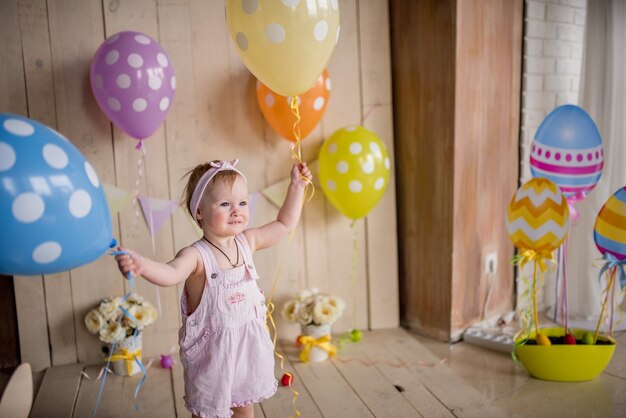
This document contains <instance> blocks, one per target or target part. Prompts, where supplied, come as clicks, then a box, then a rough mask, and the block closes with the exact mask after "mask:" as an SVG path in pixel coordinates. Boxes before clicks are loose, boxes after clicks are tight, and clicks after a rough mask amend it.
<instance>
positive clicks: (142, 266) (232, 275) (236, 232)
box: [115, 160, 311, 418]
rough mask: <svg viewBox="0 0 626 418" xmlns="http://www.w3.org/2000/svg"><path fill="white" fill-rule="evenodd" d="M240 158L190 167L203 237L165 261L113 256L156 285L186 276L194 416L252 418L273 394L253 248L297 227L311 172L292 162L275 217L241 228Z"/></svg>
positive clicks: (183, 331)
mask: <svg viewBox="0 0 626 418" xmlns="http://www.w3.org/2000/svg"><path fill="white" fill-rule="evenodd" d="M237 162H238V160H234V161H231V162H227V161H212V162H210V163H208V164H200V165H198V166H196V167H195V168H194V169H193V170H191V172H190V175H189V180H188V182H187V186H186V188H185V201H186V206H187V209H188V210H189V213H190V214H191V216H192V217H193V218H194V219H195V220H196V222H197V223H198V225H200V227H201V228H202V232H203V236H202V239H200V240H198V241H196V242H195V243H193V244H192V245H191V246H189V247H185V248H183V249H182V250H180V251H179V252H178V254H176V257H174V259H173V260H171V261H169V262H168V263H167V264H164V263H160V262H157V261H154V260H151V259H149V258H147V257H143V256H141V255H140V254H138V253H136V252H134V251H130V250H127V249H124V248H122V247H120V250H122V251H125V252H126V253H127V254H122V255H118V256H116V257H115V258H116V260H117V263H118V266H119V269H120V271H121V272H122V274H124V275H126V274H127V273H128V272H130V273H131V274H133V275H135V276H139V275H141V276H143V277H144V278H145V279H146V280H148V281H149V282H151V283H154V284H156V285H158V286H174V285H176V284H177V283H180V282H183V281H184V282H185V289H184V291H183V294H182V300H181V308H182V317H183V324H182V327H181V328H180V332H179V345H180V358H181V363H182V365H183V368H184V378H185V406H186V407H187V409H189V411H190V412H191V413H192V414H193V416H194V418H195V417H202V418H209V417H230V416H231V415H232V416H234V417H253V416H254V411H253V409H252V403H254V402H261V401H262V400H264V399H267V398H269V397H270V396H272V395H273V394H274V392H276V386H277V381H276V378H275V377H274V347H273V344H272V341H271V339H270V336H269V333H268V331H267V328H266V326H265V315H266V307H265V297H264V296H263V294H262V292H261V290H260V289H259V288H258V286H257V284H256V279H258V278H259V276H258V274H257V271H256V269H255V267H254V262H253V261H252V253H254V252H255V251H256V250H261V249H263V248H267V247H271V246H272V245H274V244H276V243H277V242H278V241H279V240H280V239H282V238H284V237H285V236H287V235H288V234H289V233H290V231H291V230H293V229H294V228H295V227H296V225H297V224H298V220H299V218H300V212H301V210H302V199H303V196H304V189H305V187H306V185H307V183H308V182H310V179H311V172H310V171H309V169H308V168H307V166H306V163H302V164H301V165H294V166H293V167H292V169H291V183H290V184H289V189H288V191H287V196H286V197H285V201H284V202H283V205H282V207H281V208H280V210H279V211H278V216H277V217H276V220H275V221H272V222H270V223H268V224H266V225H263V226H261V227H259V228H249V229H246V227H247V225H248V219H249V216H250V213H249V208H248V187H247V183H246V178H245V176H244V175H243V174H242V173H241V172H240V171H239V170H237V169H236V168H235V165H236V164H237ZM231 411H232V412H231Z"/></svg>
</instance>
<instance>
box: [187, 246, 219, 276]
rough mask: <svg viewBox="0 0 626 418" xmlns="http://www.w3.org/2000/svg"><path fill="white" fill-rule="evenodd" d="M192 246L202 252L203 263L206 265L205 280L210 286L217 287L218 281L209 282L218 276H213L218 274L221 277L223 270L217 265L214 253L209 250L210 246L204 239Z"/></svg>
mask: <svg viewBox="0 0 626 418" xmlns="http://www.w3.org/2000/svg"><path fill="white" fill-rule="evenodd" d="M192 245H193V246H194V247H196V248H197V249H198V251H199V252H200V256H201V257H202V262H203V263H204V274H205V278H206V280H207V282H208V283H209V286H215V284H216V283H215V282H216V280H209V279H216V278H217V276H216V277H213V275H214V274H216V275H218V276H220V275H221V270H220V268H219V266H218V265H217V260H216V259H215V256H214V255H213V252H212V251H211V249H210V248H209V244H207V243H206V242H205V241H204V240H203V239H199V240H198V241H196V242H194V243H193V244H192Z"/></svg>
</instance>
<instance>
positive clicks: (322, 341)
mask: <svg viewBox="0 0 626 418" xmlns="http://www.w3.org/2000/svg"><path fill="white" fill-rule="evenodd" d="M300 343H301V344H302V351H300V360H301V361H302V362H303V363H306V362H308V361H309V354H310V353H311V350H312V349H313V347H319V348H321V349H322V350H324V351H326V352H327V353H328V355H329V356H330V357H332V356H334V355H335V354H337V347H335V346H334V345H332V344H331V343H330V334H326V335H322V336H321V337H319V338H314V337H311V336H310V335H303V336H302V337H300Z"/></svg>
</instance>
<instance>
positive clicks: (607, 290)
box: [593, 267, 617, 344]
mask: <svg viewBox="0 0 626 418" xmlns="http://www.w3.org/2000/svg"><path fill="white" fill-rule="evenodd" d="M616 271H617V267H613V268H612V269H611V272H610V273H609V284H608V286H607V287H606V296H605V297H604V302H603V303H602V310H601V311H600V318H598V325H597V326H596V332H595V335H594V337H593V343H594V344H595V343H596V341H597V340H598V333H599V332H600V325H601V324H602V318H604V310H605V309H606V303H607V301H608V300H609V294H610V293H611V292H610V289H611V286H613V280H614V279H615V273H616Z"/></svg>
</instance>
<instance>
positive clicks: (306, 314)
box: [296, 305, 313, 325]
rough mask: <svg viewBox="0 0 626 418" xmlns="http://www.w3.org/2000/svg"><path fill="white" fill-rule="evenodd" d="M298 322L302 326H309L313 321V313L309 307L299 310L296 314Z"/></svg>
mask: <svg viewBox="0 0 626 418" xmlns="http://www.w3.org/2000/svg"><path fill="white" fill-rule="evenodd" d="M296 320H297V321H298V323H300V324H302V325H308V324H310V323H311V321H313V312H312V310H311V308H310V306H309V305H307V306H303V307H301V308H300V309H298V311H297V312H296Z"/></svg>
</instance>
